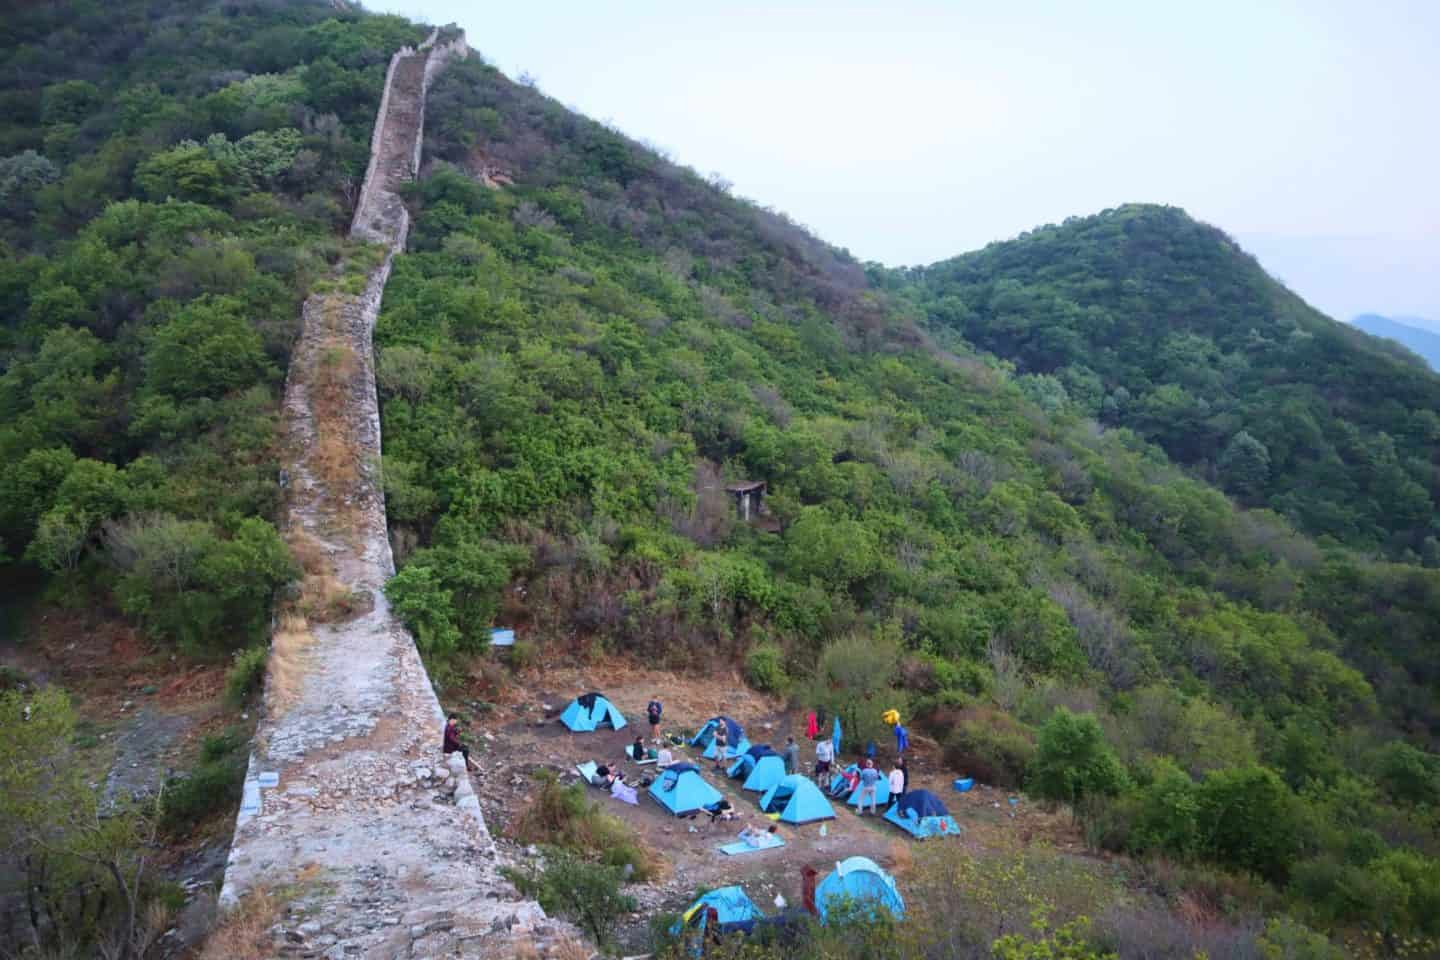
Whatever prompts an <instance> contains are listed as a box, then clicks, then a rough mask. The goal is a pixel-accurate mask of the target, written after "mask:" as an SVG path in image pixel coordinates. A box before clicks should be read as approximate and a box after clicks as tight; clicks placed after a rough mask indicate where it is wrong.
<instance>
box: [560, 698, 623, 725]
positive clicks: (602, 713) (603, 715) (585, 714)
mask: <svg viewBox="0 0 1440 960" xmlns="http://www.w3.org/2000/svg"><path fill="white" fill-rule="evenodd" d="M560 722H561V723H563V724H565V726H567V727H569V728H570V729H571V730H573V731H574V732H576V733H592V732H594V731H595V730H598V729H600V728H601V727H613V728H614V729H616V730H619V729H621V728H622V727H624V726H625V715H624V714H622V713H621V712H620V711H619V710H617V709H615V705H614V704H613V703H611V702H610V701H609V700H607V699H605V697H604V695H603V694H599V693H582V694H581V695H580V696H578V697H576V698H575V699H574V700H571V701H570V705H569V706H567V707H566V708H565V711H564V712H563V713H561V714H560Z"/></svg>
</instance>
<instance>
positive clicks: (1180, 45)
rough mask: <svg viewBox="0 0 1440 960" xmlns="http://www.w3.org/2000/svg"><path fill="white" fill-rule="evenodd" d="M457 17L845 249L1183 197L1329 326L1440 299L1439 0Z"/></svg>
mask: <svg viewBox="0 0 1440 960" xmlns="http://www.w3.org/2000/svg"><path fill="white" fill-rule="evenodd" d="M375 9H384V10H389V11H393V12H397V13H402V14H404V15H407V16H411V17H415V18H420V19H424V20H428V21H430V22H432V23H448V22H452V21H453V22H456V23H458V24H460V25H461V26H462V27H464V28H465V29H466V32H467V34H468V37H469V41H470V44H471V46H472V47H473V48H474V49H476V50H478V51H479V52H480V53H481V54H482V55H484V56H485V57H486V59H487V60H489V61H490V62H492V63H494V64H495V65H496V66H498V67H500V68H501V69H502V70H504V71H505V72H506V73H507V74H509V75H511V76H519V75H521V74H522V73H529V74H531V75H532V76H534V77H535V78H536V79H537V81H538V84H539V86H540V88H541V89H542V90H543V91H545V92H546V93H548V94H550V95H551V96H553V97H555V98H557V99H558V100H560V101H562V102H563V103H566V104H568V105H572V106H574V107H575V108H577V109H579V110H581V111H583V112H585V113H586V114H588V115H590V116H592V117H595V118H597V119H601V120H606V121H607V122H610V123H612V124H613V125H615V126H616V127H617V128H619V129H621V130H623V131H624V132H625V133H627V134H629V135H630V136H632V137H636V138H637V139H642V140H644V141H646V142H648V143H652V144H654V145H656V146H658V147H660V148H661V149H664V150H665V151H666V152H667V153H669V154H670V155H671V156H672V157H673V159H675V160H676V161H677V162H680V163H683V164H687V165H689V166H692V167H694V168H695V169H696V170H698V171H700V172H701V173H705V174H709V173H711V172H712V171H713V172H717V173H718V174H720V175H721V176H722V177H723V178H724V179H726V180H728V181H730V182H732V183H733V184H734V190H735V192H736V193H737V194H740V195H743V196H746V197H749V198H751V199H752V200H755V201H756V202H758V203H761V204H764V205H767V206H772V207H775V208H776V209H779V210H782V211H784V212H785V213H787V214H789V215H790V216H792V217H794V218H795V219H796V220H797V221H799V222H801V223H804V224H806V225H807V226H809V227H810V228H812V229H813V230H814V231H815V232H816V233H817V234H819V235H820V236H821V237H822V238H824V239H825V240H827V241H829V242H831V243H835V244H838V245H840V246H844V247H846V248H848V249H849V250H850V251H851V252H852V253H853V254H855V255H856V256H858V257H860V258H862V259H867V260H878V261H880V262H883V263H886V264H890V265H900V264H922V263H931V262H934V261H936V260H943V259H946V258H948V257H952V256H955V255H957V254H960V253H963V252H965V251H967V250H971V249H975V248H977V247H981V246H984V245H985V244H986V243H989V242H991V241H995V240H1003V239H1007V238H1009V237H1013V236H1015V235H1016V234H1018V233H1021V232H1023V231H1025V230H1028V229H1031V228H1033V227H1035V226H1039V225H1041V224H1044V223H1052V222H1058V221H1060V220H1063V219H1065V218H1066V217H1070V216H1083V215H1086V214H1090V213H1095V212H1098V211H1099V210H1102V209H1105V208H1107V207H1113V206H1117V205H1119V204H1121V203H1127V202H1153V203H1166V204H1173V205H1177V206H1181V207H1184V208H1185V209H1186V210H1187V211H1189V212H1190V213H1191V214H1192V215H1193V216H1195V217H1197V218H1199V219H1202V220H1205V221H1207V222H1210V223H1213V224H1215V225H1216V226H1218V227H1220V228H1222V229H1224V230H1225V231H1226V232H1228V233H1229V234H1231V235H1232V236H1233V237H1235V238H1236V240H1238V241H1239V242H1240V243H1241V245H1242V246H1244V247H1245V248H1246V249H1248V250H1250V251H1251V252H1252V253H1254V254H1255V255H1256V256H1257V257H1258V258H1259V259H1260V261H1261V262H1262V263H1263V264H1264V265H1265V266H1266V267H1267V269H1268V270H1270V272H1271V273H1273V274H1274V275H1276V276H1278V277H1279V278H1280V279H1281V280H1283V281H1285V282H1286V283H1287V284H1288V285H1289V286H1290V287H1291V288H1292V289H1294V290H1295V291H1296V292H1298V293H1299V294H1301V295H1302V296H1304V297H1305V298H1306V299H1307V300H1309V301H1310V302H1311V303H1313V304H1314V305H1315V306H1317V307H1319V308H1320V309H1322V310H1324V311H1326V312H1327V313H1329V314H1330V315H1332V316H1334V317H1336V318H1337V319H1342V320H1349V319H1350V318H1351V317H1353V316H1354V315H1355V314H1358V313H1366V312H1374V313H1381V314H1386V315H1392V316H1394V315H1418V316H1422V317H1429V318H1440V285H1436V284H1435V283H1434V282H1433V278H1434V277H1435V276H1436V275H1440V190H1436V189H1435V188H1434V185H1433V180H1432V176H1431V171H1430V170H1429V169H1428V167H1429V165H1430V164H1431V163H1432V162H1433V159H1432V158H1433V157H1434V156H1435V155H1436V154H1437V153H1440V130H1437V128H1436V127H1435V125H1433V124H1429V123H1426V122H1425V121H1424V119H1423V118H1425V117H1427V116H1428V115H1429V114H1430V113H1431V105H1430V104H1429V103H1428V99H1429V97H1430V96H1431V95H1432V93H1433V91H1434V90H1436V89H1440V62H1437V60H1436V58H1434V57H1433V56H1432V53H1433V50H1434V49H1435V48H1436V46H1437V44H1440V5H1435V4H1427V3H1423V2H1415V0H1381V2H1377V3H1374V4H1369V5H1367V6H1366V7H1365V8H1363V9H1362V8H1360V7H1359V6H1357V5H1350V4H1342V3H1337V2H1317V3H1305V4H1301V3H1277V4H1274V5H1270V6H1269V7H1268V8H1267V9H1263V10H1259V9H1252V8H1251V7H1250V6H1249V5H1245V4H1242V3H1239V2H1228V0H1227V2H1222V3H1219V4H1214V5H1211V6H1210V7H1208V8H1207V9H1206V13H1205V15H1204V16H1203V17H1196V16H1194V15H1192V14H1188V13H1186V12H1184V11H1180V10H1174V9H1172V10H1163V9H1158V8H1154V7H1152V6H1150V5H1147V4H1142V3H1139V2H1113V3H1108V4H1105V5H1104V6H1103V8H1102V9H1099V10H1096V9H1088V8H1087V9H1085V10H1081V9H1079V8H1072V7H1070V6H1069V5H1065V4H1061V3H1041V4H1039V5H1037V7H1036V8H1034V9H1033V10H1031V11H1030V12H1028V13H1021V12H1017V11H999V10H995V9H991V8H988V7H984V6H981V5H978V4H970V3H964V4H953V5H948V4H947V5H942V4H935V3H924V2H915V0H905V2H901V3H897V4H892V5H890V6H888V7H887V8H885V9H883V10H880V9H875V8H872V7H869V6H868V5H865V4H861V3H858V2H854V0H842V2H837V3H833V4H827V5H825V6H824V8H823V9H820V8H817V7H812V6H810V5H806V4H788V5H784V6H781V7H775V8H772V7H768V6H765V5H761V4H758V3H753V2H742V3H736V4H730V5H728V6H726V7H725V8H723V9H721V8H719V7H715V8H707V9H695V8H690V7H681V6H671V5H667V4H663V3H657V2H654V0H642V2H635V3H632V4H628V5H626V6H625V7H624V8H623V10H621V11H620V12H618V13H617V10H616V9H615V8H601V7H591V6H587V5H580V4H556V5H547V6H546V7H544V8H540V7H537V6H531V7H524V6H508V7H504V8H492V9H488V10H486V12H485V14H484V15H483V17H482V16H481V15H480V14H478V13H477V12H475V8H474V7H473V6H472V5H470V4H466V3H461V2H458V0H389V2H386V3H380V4H376V5H375Z"/></svg>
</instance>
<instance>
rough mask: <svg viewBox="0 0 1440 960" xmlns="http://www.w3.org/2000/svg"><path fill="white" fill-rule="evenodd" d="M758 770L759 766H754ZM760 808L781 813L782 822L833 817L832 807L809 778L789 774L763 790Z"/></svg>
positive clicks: (833, 810) (808, 821) (800, 821)
mask: <svg viewBox="0 0 1440 960" xmlns="http://www.w3.org/2000/svg"><path fill="white" fill-rule="evenodd" d="M757 769H758V768H757ZM760 809H761V810H764V811H765V812H766V813H778V814H780V821H781V822H782V823H810V822H812V821H815V820H833V819H835V808H834V807H832V806H830V801H829V800H826V799H825V794H823V793H821V792H820V788H819V787H817V786H815V784H814V783H813V782H812V781H811V780H810V778H809V777H805V776H802V775H800V774H798V773H792V774H790V776H788V777H785V778H784V779H782V780H781V781H780V782H779V783H777V784H775V785H774V786H772V787H771V788H770V789H769V790H767V791H765V795H764V796H762V797H761V798H760Z"/></svg>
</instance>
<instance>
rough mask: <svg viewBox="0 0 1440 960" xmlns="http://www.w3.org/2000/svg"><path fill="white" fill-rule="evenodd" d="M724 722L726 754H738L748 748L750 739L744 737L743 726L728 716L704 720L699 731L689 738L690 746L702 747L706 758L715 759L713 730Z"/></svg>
mask: <svg viewBox="0 0 1440 960" xmlns="http://www.w3.org/2000/svg"><path fill="white" fill-rule="evenodd" d="M722 723H723V724H725V750H726V755H727V756H731V757H736V756H739V755H740V754H742V753H744V752H745V751H746V750H749V749H750V741H749V740H746V739H745V728H744V727H742V726H740V724H739V723H738V722H736V721H734V720H732V719H730V718H729V717H712V718H711V719H709V720H707V721H705V726H703V727H701V728H700V732H699V733H697V734H695V736H693V737H691V738H690V746H692V747H704V748H705V753H704V757H705V759H706V760H714V759H715V730H716V729H717V728H718V727H719V726H720V724H722Z"/></svg>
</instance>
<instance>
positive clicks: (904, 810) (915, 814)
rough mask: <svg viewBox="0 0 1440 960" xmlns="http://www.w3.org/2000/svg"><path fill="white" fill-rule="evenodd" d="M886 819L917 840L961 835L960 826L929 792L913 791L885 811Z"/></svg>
mask: <svg viewBox="0 0 1440 960" xmlns="http://www.w3.org/2000/svg"><path fill="white" fill-rule="evenodd" d="M885 819H886V820H888V821H890V822H891V823H893V824H895V826H897V827H899V828H900V829H901V830H904V831H905V832H906V833H908V834H910V836H912V837H914V838H915V839H917V840H925V839H928V838H930V837H941V836H959V834H960V825H959V824H957V823H956V822H955V818H954V817H952V816H950V811H949V810H946V809H945V804H943V803H941V802H940V798H939V797H937V796H935V794H933V793H931V792H930V791H929V790H911V791H910V792H909V793H907V794H905V796H903V797H901V798H900V799H899V800H897V801H895V803H894V804H893V805H892V806H891V807H890V809H889V810H887V811H885Z"/></svg>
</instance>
